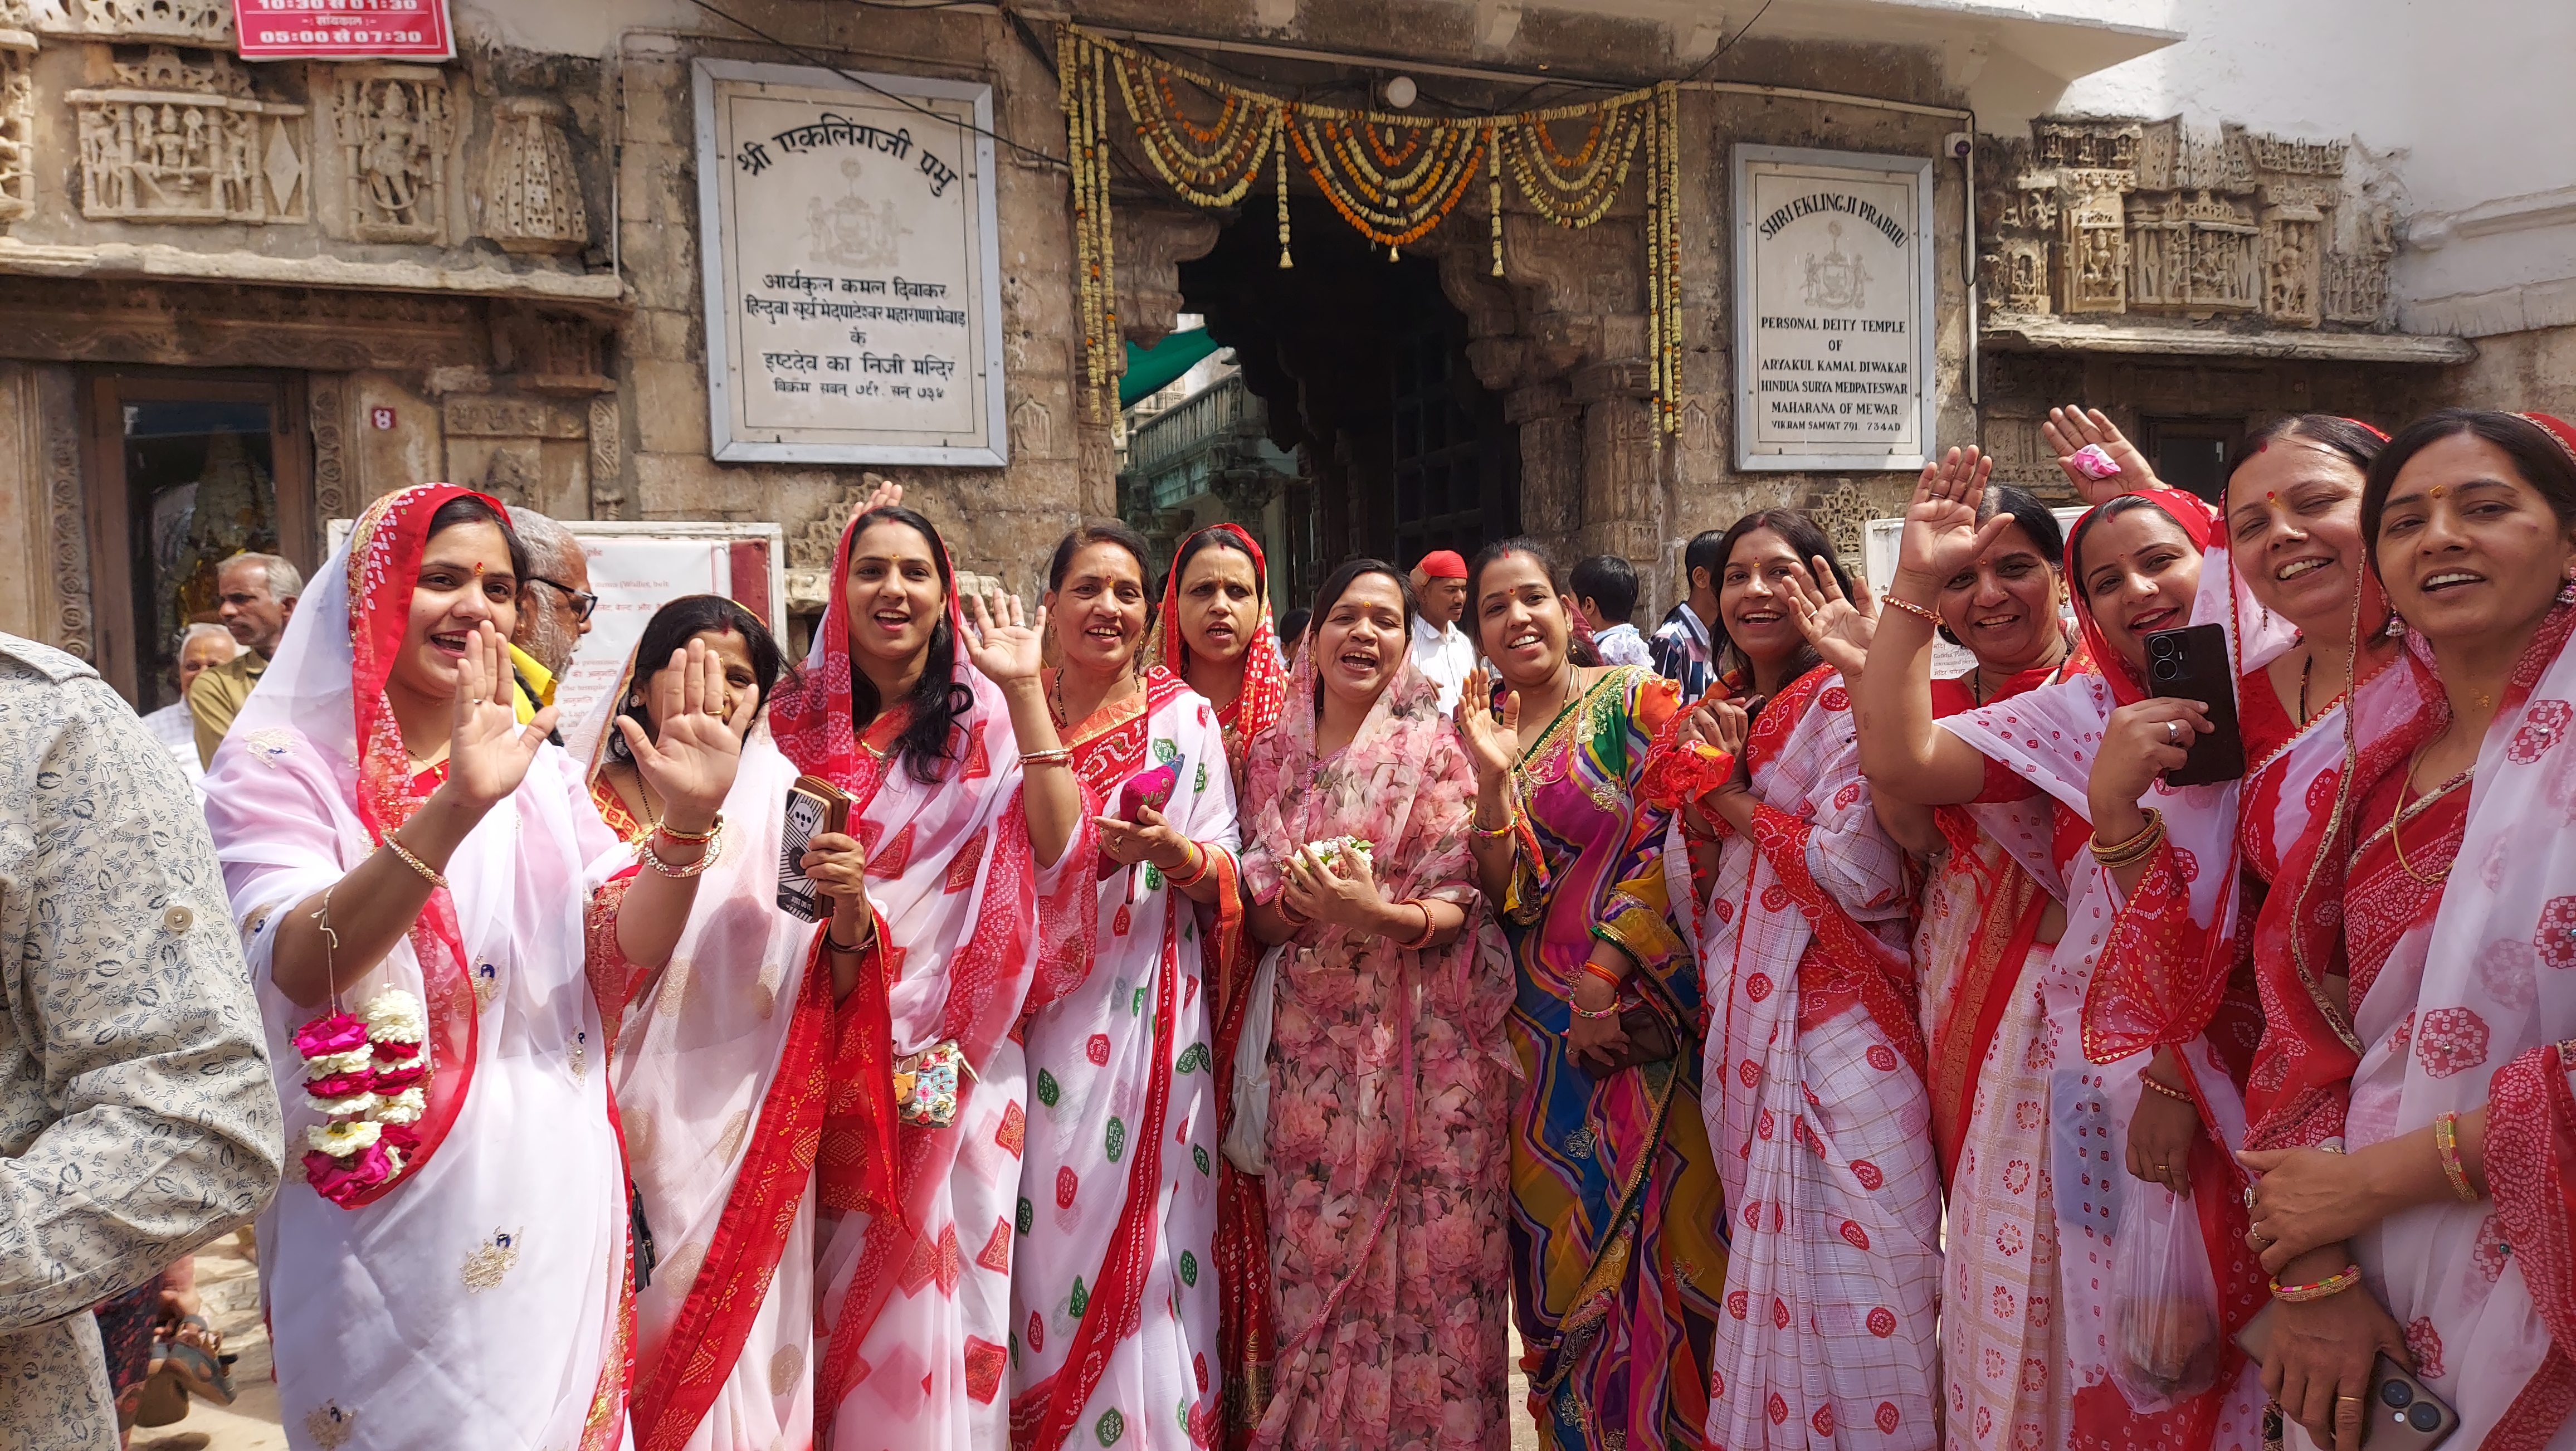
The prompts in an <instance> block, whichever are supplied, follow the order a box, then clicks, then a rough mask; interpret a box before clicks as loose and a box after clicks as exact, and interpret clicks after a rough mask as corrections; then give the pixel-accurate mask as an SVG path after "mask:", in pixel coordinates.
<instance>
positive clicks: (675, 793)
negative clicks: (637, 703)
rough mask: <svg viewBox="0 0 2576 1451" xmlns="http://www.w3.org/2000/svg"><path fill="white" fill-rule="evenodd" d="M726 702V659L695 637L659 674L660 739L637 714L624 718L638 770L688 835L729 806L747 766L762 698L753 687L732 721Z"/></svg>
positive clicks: (622, 727)
mask: <svg viewBox="0 0 2576 1451" xmlns="http://www.w3.org/2000/svg"><path fill="white" fill-rule="evenodd" d="M724 701H725V678H724V662H723V661H722V660H720V659H718V658H717V657H716V653H715V652H714V651H712V650H709V649H708V648H707V646H706V642H705V641H703V640H691V641H690V642H689V645H688V648H687V649H686V650H674V651H672V652H671V659H670V664H669V667H668V668H665V669H663V670H662V671H660V672H658V673H657V674H656V676H655V677H654V681H653V719H654V720H655V721H656V722H657V723H658V724H659V725H660V727H661V736H660V738H659V739H655V738H654V737H651V736H647V735H646V734H644V728H643V727H642V726H640V725H637V724H636V723H635V719H634V717H632V716H625V715H621V716H619V717H618V718H617V730H618V734H620V735H622V736H624V737H625V738H626V749H627V750H628V751H629V752H631V753H632V754H633V755H634V757H635V770H636V773H637V774H639V775H641V776H642V777H643V778H644V782H645V784H646V785H648V786H650V787H652V788H653V794H654V795H656V796H658V797H660V798H661V799H662V803H663V805H662V811H663V815H664V816H665V817H666V818H674V817H676V818H678V819H679V821H680V823H681V826H682V829H684V830H695V829H696V825H697V823H698V822H699V821H702V820H704V819H706V818H709V817H712V816H713V815H714V814H715V813H716V812H717V811H718V810H720V809H722V807H723V806H724V799H725V794H726V793H727V792H729V791H731V790H732V789H733V778H734V771H735V769H736V768H737V767H739V766H740V765H741V763H742V737H743V733H744V732H746V731H748V730H750V729H751V716H752V712H753V711H755V710H757V709H759V708H760V696H759V693H758V692H756V691H749V690H746V691H744V692H743V693H742V699H741V700H740V701H739V702H737V703H736V704H735V706H734V709H733V716H732V718H731V719H727V718H726V716H725V714H724Z"/></svg>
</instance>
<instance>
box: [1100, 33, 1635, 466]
mask: <svg viewBox="0 0 2576 1451" xmlns="http://www.w3.org/2000/svg"><path fill="white" fill-rule="evenodd" d="M1057 68H1058V72H1059V76H1060V78H1061V81H1062V85H1063V95H1064V108H1065V125H1066V130H1067V136H1068V139H1069V144H1070V147H1071V151H1072V161H1073V166H1072V169H1073V212H1074V248H1075V253H1076V277H1077V280H1078V283H1079V291H1080V305H1081V320H1082V331H1083V348H1084V355H1085V381H1086V383H1087V384H1088V387H1089V391H1090V395H1091V399H1092V408H1093V412H1094V416H1095V417H1098V416H1103V415H1104V413H1105V408H1106V401H1105V400H1106V389H1107V384H1108V381H1109V380H1110V379H1111V378H1112V377H1113V376H1114V359H1115V357H1116V350H1117V347H1118V341H1119V338H1118V324H1117V313H1116V294H1117V288H1116V275H1117V274H1116V267H1115V258H1114V257H1113V255H1112V247H1113V243H1112V235H1113V234H1112V229H1111V224H1110V216H1109V157H1110V146H1109V138H1108V131H1107V127H1108V119H1109V118H1108V106H1107V95H1108V80H1109V78H1110V77H1111V76H1114V77H1115V78H1116V83H1117V90H1118V97H1119V99H1120V101H1121V102H1123V103H1124V104H1125V106H1126V110H1127V119H1128V122H1129V124H1130V126H1131V128H1132V130H1133V133H1134V137H1135V141H1136V146H1137V149H1138V150H1139V151H1140V152H1142V153H1143V155H1144V157H1145V160H1146V162H1147V164H1148V165H1150V166H1152V167H1153V168H1154V171H1155V173H1156V174H1157V175H1159V176H1161V177H1162V179H1163V181H1164V184H1165V185H1167V186H1169V187H1170V188H1171V189H1172V191H1173V192H1174V193H1175V194H1176V195H1178V196H1180V197H1181V198H1182V199H1184V200H1186V201H1188V202H1190V203H1192V204H1193V205H1196V206H1202V207H1210V208H1215V207H1230V206H1233V205H1235V204H1237V203H1238V202H1240V201H1242V199H1243V198H1244V196H1245V195H1247V194H1248V193H1249V192H1250V191H1251V189H1252V184H1253V182H1254V181H1255V180H1256V179H1257V178H1258V177H1259V176H1260V175H1261V173H1262V171H1263V170H1264V168H1265V166H1266V167H1269V168H1270V169H1272V170H1273V171H1274V172H1275V175H1276V182H1275V185H1276V186H1277V188H1278V212H1279V265H1280V266H1281V267H1283V268H1284V267H1291V266H1294V265H1295V263H1294V262H1293V261H1292V260H1291V259H1290V256H1289V223H1288V179H1289V177H1288V162H1289V157H1290V154H1291V153H1292V152H1293V153H1294V154H1295V157H1296V160H1297V163H1298V165H1299V166H1300V167H1301V168H1303V170H1304V171H1305V173H1306V176H1307V179H1308V180H1309V181H1311V182H1312V183H1313V184H1314V187H1315V189H1316V190H1317V191H1318V192H1320V193H1321V194H1322V195H1323V197H1324V200H1325V201H1326V202H1327V203H1328V204H1330V205H1331V207H1332V208H1333V210H1334V212H1335V214H1337V215H1338V216H1340V217H1341V219H1342V220H1343V221H1344V222H1346V223H1348V224H1349V225H1350V227H1351V229H1352V230H1353V231H1355V232H1358V233H1359V234H1360V235H1361V236H1363V237H1366V238H1368V239H1369V241H1371V242H1372V243H1378V244H1383V245H1384V246H1385V247H1386V249H1387V256H1388V257H1389V259H1390V260H1391V259H1393V258H1395V257H1396V256H1398V255H1400V249H1401V248H1402V247H1403V246H1405V245H1406V244H1407V243H1410V242H1414V241H1417V240H1419V239H1420V238H1422V237H1423V236H1425V235H1427V234H1428V233H1429V232H1430V231H1431V230H1432V229H1433V228H1435V227H1437V226H1439V225H1440V224H1441V223H1442V222H1443V221H1445V220H1447V219H1448V217H1449V215H1450V214H1451V213H1452V212H1455V211H1456V210H1457V209H1458V205H1459V203H1460V202H1461V201H1463V200H1464V199H1465V197H1466V195H1467V191H1468V188H1469V187H1471V186H1473V185H1474V184H1475V181H1476V174H1477V173H1478V172H1479V171H1482V172H1483V173H1484V176H1485V200H1486V205H1487V207H1488V209H1489V213H1490V214H1489V217H1488V222H1487V225H1488V230H1489V232H1490V235H1491V240H1492V245H1493V253H1494V265H1493V272H1494V275H1495V276H1497V277H1499V276H1502V275H1503V205H1504V197H1503V177H1504V174H1505V173H1506V172H1508V173H1509V174H1510V176H1511V180H1512V182H1513V184H1514V186H1515V187H1516V189H1517V190H1518V191H1519V193H1520V195H1521V199H1522V201H1523V202H1524V203H1525V204H1527V205H1528V207H1529V208H1530V210H1531V211H1533V212H1536V213H1537V214H1538V215H1540V216H1541V217H1544V218H1546V219H1547V220H1548V221H1549V222H1550V223H1552V224H1554V225H1556V226H1560V227H1567V228H1583V227H1589V226H1592V225H1593V224H1595V223H1597V222H1599V221H1600V220H1601V219H1602V218H1603V217H1605V216H1607V215H1608V214H1609V211H1610V208H1611V207H1612V206H1613V205H1615V204H1616V203H1617V201H1618V199H1619V197H1620V196H1621V195H1622V194H1623V193H1624V192H1625V191H1626V190H1627V184H1628V173H1629V170H1630V167H1631V166H1632V164H1633V163H1634V162H1635V160H1636V156H1637V152H1638V149H1639V148H1640V147H1641V146H1642V147H1643V148H1644V150H1645V153H1646V183H1645V204H1646V205H1645V226H1644V233H1645V242H1646V264H1647V265H1646V299H1647V333H1648V352H1649V355H1650V356H1649V360H1648V366H1649V369H1650V373H1651V376H1652V378H1653V380H1654V391H1655V402H1654V408H1655V417H1656V436H1657V438H1658V440H1659V441H1660V439H1661V438H1662V437H1663V436H1664V435H1665V434H1669V433H1673V432H1676V431H1678V429H1679V427H1680V418H1681V415H1680V412H1679V403H1678V395H1679V393H1680V384H1681V342H1680V339H1681V305H1680V296H1681V228H1680V221H1679V209H1678V207H1677V205H1676V200H1677V196H1678V193H1679V189H1680V185H1681V168H1680V144H1679V143H1680V109H1679V105H1678V101H1677V97H1678V91H1677V89H1676V88H1675V87H1674V86H1673V85H1672V83H1670V82H1665V83H1663V84H1661V85H1657V86H1653V87H1650V88H1647V89H1644V90H1637V91H1629V92H1626V93H1624V94H1621V95H1616V96H1611V97H1607V98H1605V99H1602V100H1599V101H1593V102H1588V103H1585V104H1581V105H1570V106H1558V107H1553V108H1550V109H1548V110H1543V111H1522V112H1515V113H1512V114H1509V115H1500V116H1486V117H1467V118H1450V117H1420V116H1397V115H1389V114H1386V113H1384V112H1378V111H1354V110H1348V109H1344V108H1341V107H1335V106H1322V105H1308V104H1304V103H1300V102H1295V101H1290V100H1287V99H1285V98H1282V97H1278V96H1269V95H1264V94H1262V93H1261V92H1258V91H1254V90H1251V89H1249V88H1247V87H1244V86H1239V85H1236V84H1233V83H1232V82H1228V81H1221V80H1217V79H1215V78H1213V77H1210V76H1204V75H1200V74H1198V73H1196V72H1194V71H1190V70H1187V69H1185V68H1183V67H1180V66H1176V65H1173V64H1171V63H1170V62H1168V61H1165V60H1161V59H1159V58H1157V57H1154V56H1149V55H1146V54H1144V53H1143V52H1141V51H1138V50H1135V49H1133V48H1132V47H1129V46H1125V45H1121V44H1119V43H1117V42H1115V41H1111V40H1107V39H1104V38H1102V37H1100V36H1096V35H1092V34H1090V33H1088V32H1086V31H1084V30H1082V29H1080V28H1079V27H1076V26H1067V27H1065V30H1064V34H1063V38H1062V40H1061V41H1060V42H1059V47H1058V51H1057ZM1185 89H1195V90H1197V91H1198V92H1200V93H1202V94H1204V95H1206V96H1209V97H1212V98H1214V100H1215V102H1216V106H1217V110H1216V115H1215V116H1214V117H1213V118H1212V119H1209V120H1206V121H1200V120H1197V119H1193V118H1192V117H1191V116H1190V115H1189V114H1188V113H1187V112H1185V111H1184V110H1183V108H1182V95H1183V92H1184V90H1185ZM1572 120H1580V121H1582V122H1584V123H1585V131H1584V136H1583V141H1582V144H1581V145H1579V146H1577V147H1575V148H1574V149H1572V150H1571V151H1568V150H1567V149H1566V148H1564V147H1563V146H1561V145H1559V144H1558V141H1557V138H1556V136H1555V134H1554V133H1553V132H1552V130H1551V129H1550V128H1551V126H1553V125H1554V124H1556V123H1559V122H1564V121H1572Z"/></svg>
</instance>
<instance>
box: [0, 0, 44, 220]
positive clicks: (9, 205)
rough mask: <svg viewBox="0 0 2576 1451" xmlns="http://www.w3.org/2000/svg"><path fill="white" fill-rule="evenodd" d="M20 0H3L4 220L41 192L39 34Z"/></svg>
mask: <svg viewBox="0 0 2576 1451" xmlns="http://www.w3.org/2000/svg"><path fill="white" fill-rule="evenodd" d="M16 3H17V0H0V223H5V222H10V221H14V220H16V219H17V218H19V217H23V216H25V215H26V214H27V211H28V208H30V207H32V206H33V205H34V204H35V195H36V77H35V66H34V61H35V58H36V37H35V34H34V33H33V32H32V31H29V30H28V29H27V28H26V26H25V21H26V19H27V16H26V14H25V12H24V9H23V7H21V8H19V9H17V10H14V11H13V9H12V5H13V4H16Z"/></svg>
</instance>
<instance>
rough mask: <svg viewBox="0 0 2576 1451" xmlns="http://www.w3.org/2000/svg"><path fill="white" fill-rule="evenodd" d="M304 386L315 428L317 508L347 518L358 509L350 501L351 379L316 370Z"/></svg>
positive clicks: (322, 514) (324, 513)
mask: <svg viewBox="0 0 2576 1451" xmlns="http://www.w3.org/2000/svg"><path fill="white" fill-rule="evenodd" d="M304 388H305V392H304V400H305V413H306V415H307V417H308V419H309V421H310V422H311V424H312V430H313V512H314V513H315V514H316V515H317V516H319V517H321V518H323V519H346V518H349V517H350V516H351V515H352V514H354V513H355V512H356V511H355V510H354V509H352V508H351V507H350V502H349V435H348V424H349V395H348V380H347V379H346V378H344V377H342V376H341V375H340V374H337V373H314V374H310V375H308V377H307V378H306V380H305V385H304Z"/></svg>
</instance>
